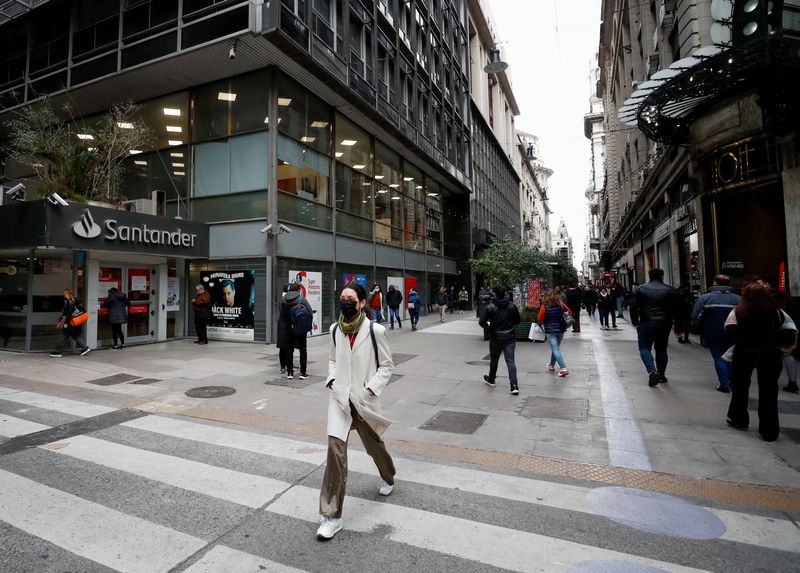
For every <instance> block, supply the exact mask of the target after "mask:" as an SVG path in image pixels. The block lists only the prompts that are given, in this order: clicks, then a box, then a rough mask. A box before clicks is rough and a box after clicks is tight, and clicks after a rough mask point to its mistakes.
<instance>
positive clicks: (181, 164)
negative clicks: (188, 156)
mask: <svg viewBox="0 0 800 573" xmlns="http://www.w3.org/2000/svg"><path fill="white" fill-rule="evenodd" d="M172 166H173V167H183V163H173V164H172Z"/></svg>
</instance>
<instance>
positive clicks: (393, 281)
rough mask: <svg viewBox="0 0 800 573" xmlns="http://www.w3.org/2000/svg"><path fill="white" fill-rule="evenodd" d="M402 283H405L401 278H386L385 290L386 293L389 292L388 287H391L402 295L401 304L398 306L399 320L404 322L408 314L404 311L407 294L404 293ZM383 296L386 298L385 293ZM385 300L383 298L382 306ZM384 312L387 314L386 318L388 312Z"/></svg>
mask: <svg viewBox="0 0 800 573" xmlns="http://www.w3.org/2000/svg"><path fill="white" fill-rule="evenodd" d="M404 283H405V280H403V277H386V290H387V291H388V290H389V287H390V286H393V287H394V288H395V289H396V290H399V291H400V292H401V293H403V303H402V304H401V305H400V318H401V319H403V320H405V319H406V318H407V315H408V312H407V311H406V299H407V298H408V293H407V292H406V289H405V284H404ZM384 296H386V295H385V293H384ZM385 300H386V299H385V298H384V304H385ZM386 312H387V316H388V312H389V311H388V310H387V311H386Z"/></svg>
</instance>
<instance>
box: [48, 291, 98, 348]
mask: <svg viewBox="0 0 800 573" xmlns="http://www.w3.org/2000/svg"><path fill="white" fill-rule="evenodd" d="M76 311H78V312H81V311H82V312H86V309H85V308H84V307H83V305H82V304H81V302H80V301H79V300H78V299H77V298H76V297H75V293H73V292H72V291H71V290H70V289H64V308H63V309H62V311H61V319H60V320H59V321H58V326H57V328H58V329H59V330H60V331H61V341H60V342H59V343H58V346H56V349H55V350H54V351H53V352H51V353H50V356H52V357H53V358H61V356H62V352H63V351H64V345H65V344H67V343H68V342H69V341H70V340H74V341H75V344H77V345H78V347H79V348H80V349H81V356H86V355H87V354H89V351H90V350H91V349H90V348H89V347H88V346H86V343H84V342H83V340H81V333H82V332H83V327H82V326H81V325H77V326H73V324H72V317H73V315H75V314H76Z"/></svg>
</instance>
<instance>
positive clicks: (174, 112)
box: [164, 107, 181, 117]
mask: <svg viewBox="0 0 800 573" xmlns="http://www.w3.org/2000/svg"><path fill="white" fill-rule="evenodd" d="M164 115H171V116H174V117H180V115H181V110H179V109H178V108H175V107H165V108H164Z"/></svg>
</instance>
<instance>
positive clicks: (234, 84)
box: [192, 71, 268, 141]
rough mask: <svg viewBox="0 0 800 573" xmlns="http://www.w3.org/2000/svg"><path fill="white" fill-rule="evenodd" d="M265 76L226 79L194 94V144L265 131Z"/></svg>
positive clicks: (266, 95) (260, 73) (257, 74)
mask: <svg viewBox="0 0 800 573" xmlns="http://www.w3.org/2000/svg"><path fill="white" fill-rule="evenodd" d="M267 88H268V83H267V74H266V72H264V71H258V72H254V73H252V74H247V75H244V76H237V77H234V78H228V79H226V80H223V81H221V82H215V83H213V84H208V85H206V86H202V87H200V88H198V89H196V90H195V92H194V124H193V130H192V140H193V141H204V140H206V139H214V138H217V137H224V136H226V135H235V134H237V133H244V132H248V131H256V130H261V129H264V128H265V127H266V126H265V124H266V123H268V122H267V98H268V92H267Z"/></svg>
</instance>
